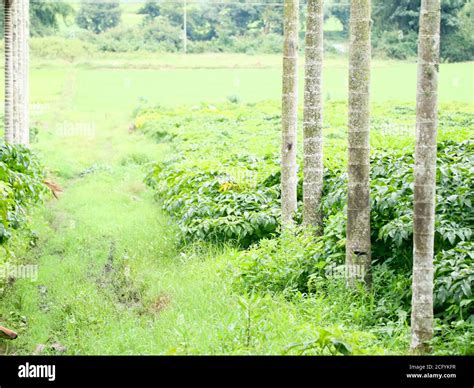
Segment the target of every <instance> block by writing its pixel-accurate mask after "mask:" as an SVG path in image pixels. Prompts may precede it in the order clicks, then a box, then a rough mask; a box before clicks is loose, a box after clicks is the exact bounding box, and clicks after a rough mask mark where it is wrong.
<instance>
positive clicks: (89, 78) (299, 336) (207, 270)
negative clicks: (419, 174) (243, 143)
mask: <svg viewBox="0 0 474 388" xmlns="http://www.w3.org/2000/svg"><path fill="white" fill-rule="evenodd" d="M280 77H281V69H280V58H279V57H278V56H245V55H225V56H224V55H221V56H220V55H195V56H194V55H193V56H180V55H170V54H165V55H158V54H156V55H150V54H147V57H143V56H141V57H140V56H138V54H134V55H117V56H111V55H110V56H103V57H100V58H85V59H80V60H78V61H77V62H76V63H67V62H60V61H55V60H52V61H51V62H50V63H48V61H45V60H44V59H37V60H34V61H33V64H32V68H31V103H32V124H33V125H34V126H35V127H37V128H38V131H39V132H38V135H37V142H35V143H33V149H34V150H35V151H36V152H37V153H38V154H39V155H40V157H41V160H42V161H43V163H44V165H45V166H46V168H47V170H48V171H49V174H50V177H51V178H52V179H54V180H56V181H58V182H59V183H60V184H61V185H62V186H63V188H64V194H63V195H62V196H61V197H60V199H59V200H54V199H52V200H51V201H49V202H48V203H47V204H46V206H45V207H44V208H40V209H36V210H35V212H34V214H33V215H32V222H33V227H34V229H35V230H36V231H37V233H38V235H39V240H38V242H37V246H36V247H34V248H33V249H25V250H21V249H20V250H19V251H18V253H17V256H18V257H20V258H21V260H23V261H24V262H26V263H37V264H38V265H39V276H38V279H37V281H35V282H31V281H27V280H18V281H17V282H16V283H15V284H14V285H13V286H12V287H11V288H9V289H7V290H6V291H5V294H4V296H3V298H1V299H0V317H1V318H2V320H1V321H2V322H5V324H7V325H9V326H11V327H14V328H17V329H18V331H19V338H18V339H17V340H16V341H15V342H11V343H8V344H7V343H5V344H2V343H1V342H0V351H2V350H3V351H4V352H7V353H9V354H31V353H32V352H34V351H35V349H36V348H37V345H38V344H46V345H51V344H53V343H56V342H59V343H60V344H62V345H64V346H65V347H66V348H67V350H66V353H67V354H229V353H230V354H281V353H282V352H285V351H286V349H287V347H288V346H289V345H290V344H292V343H300V342H305V341H307V340H310V339H311V338H313V336H314V333H315V332H316V331H318V330H320V329H321V328H322V327H324V328H325V330H328V332H330V333H332V334H333V335H334V336H336V337H337V338H341V339H343V340H344V341H347V342H348V343H350V344H351V346H352V350H353V352H354V353H356V354H404V353H406V352H407V348H408V340H409V328H408V327H407V326H406V325H404V324H401V325H396V324H394V325H393V327H389V326H387V327H386V328H385V329H381V328H377V330H379V331H377V330H374V331H371V332H369V331H366V330H365V329H364V328H363V327H362V326H360V325H358V324H357V323H354V324H351V325H349V326H348V325H347V322H349V321H351V320H352V321H353V322H357V320H358V315H357V314H363V312H362V309H363V308H364V307H363V305H362V304H361V305H360V306H359V305H358V306H355V307H354V306H352V307H351V308H353V310H351V312H350V314H353V315H352V316H349V315H347V316H346V318H345V319H346V321H345V322H346V323H341V321H340V319H339V318H340V317H341V316H342V315H344V314H345V313H344V312H341V310H337V309H336V310H333V309H335V307H334V304H335V303H340V304H341V306H343V305H344V303H345V302H344V300H343V298H342V297H341V300H339V301H327V300H322V299H317V298H316V299H311V298H307V299H306V298H303V297H301V300H299V301H295V300H293V301H289V300H288V298H285V296H283V295H282V296H264V297H261V298H260V299H255V298H254V297H250V296H248V295H242V294H240V295H239V294H238V293H236V292H234V291H233V289H232V285H231V282H232V279H231V276H229V272H228V270H229V268H228V267H229V263H231V261H232V258H233V257H235V256H236V255H238V253H239V252H238V250H237V249H236V248H233V247H227V246H224V247H221V246H220V247H216V246H208V245H189V246H181V245H178V244H177V225H176V223H175V221H174V220H173V219H171V218H170V217H169V215H167V214H166V213H164V212H163V211H162V210H161V208H160V206H159V205H158V204H157V203H156V202H155V200H154V198H153V192H152V191H151V190H150V189H149V188H147V187H146V186H145V184H144V183H143V179H144V176H145V174H146V172H147V169H148V166H147V163H149V162H151V161H158V162H159V161H163V160H166V159H169V157H170V155H173V153H174V152H175V151H176V150H175V149H174V148H173V143H172V142H171V143H170V142H156V141H153V140H152V139H151V138H150V137H149V136H147V135H146V134H144V133H142V132H139V131H133V132H131V131H129V126H130V124H131V123H132V122H133V121H134V118H133V117H132V113H133V111H134V110H135V109H136V108H137V106H138V105H139V103H140V102H141V103H143V101H148V102H149V103H151V104H154V105H162V106H165V107H166V108H167V109H175V108H176V107H178V106H184V108H182V109H183V111H185V112H187V114H188V115H189V117H190V118H191V120H192V107H193V106H194V105H197V104H200V103H202V102H206V103H209V104H216V105H217V104H219V103H222V102H226V101H227V100H228V99H229V98H230V97H234V98H235V97H236V98H238V99H239V100H240V101H241V102H243V103H248V102H259V101H262V100H272V101H273V102H272V104H274V106H278V104H279V95H280V93H281V82H280ZM302 79H303V71H302V68H301V71H300V83H301V81H302ZM0 82H3V79H2V77H0ZM324 88H325V100H326V105H327V106H330V105H331V104H333V103H334V102H337V101H342V100H345V99H346V98H347V63H346V61H345V60H342V59H329V60H328V61H327V62H326V63H325V70H324ZM415 89H416V64H414V63H407V62H392V61H375V62H374V64H373V78H372V101H373V103H374V107H375V108H374V109H375V110H376V111H377V112H378V115H379V116H378V118H379V119H381V118H383V115H384V113H385V110H383V109H382V110H377V109H379V108H377V107H376V106H377V105H380V104H382V105H383V106H385V108H386V107H388V106H390V104H392V101H395V102H393V104H394V105H397V104H398V105H403V104H406V103H408V104H409V105H410V106H411V107H413V106H414V100H415ZM473 90H474V65H473V63H458V64H442V65H441V70H440V102H441V103H442V104H445V105H446V106H448V105H449V106H450V107H451V108H450V109H452V110H453V112H454V111H456V110H457V109H458V108H457V105H456V103H458V104H459V107H460V108H459V109H460V110H462V111H463V112H469V111H471V112H472V107H473V105H472V104H473V103H474V94H473V92H472V91H473ZM300 95H302V90H301V87H300ZM331 106H332V105H331ZM385 108H384V109H385ZM331 112H332V113H331V114H330V120H331V122H332V123H333V124H334V125H333V124H331V125H333V126H334V128H336V127H337V128H339V129H338V130H339V134H336V135H337V136H339V137H341V136H343V133H344V132H343V131H344V129H343V123H344V122H345V116H344V115H343V114H342V113H341V112H344V110H334V111H331ZM328 115H329V113H328ZM341 116H342V117H341ZM413 119H414V118H413ZM471 125H472V124H471ZM466 127H469V125H468V124H466ZM334 128H333V130H334V131H335V129H334ZM469 128H471V130H470V131H469V130H466V131H465V132H462V134H461V135H459V136H464V134H466V137H468V136H471V135H472V127H469ZM257 130H258V128H257ZM183 131H184V132H185V131H186V129H184V130H183ZM229 131H232V128H229ZM130 132H131V133H130ZM198 135H199V134H198ZM336 135H335V136H334V137H335V138H337V136H336ZM209 136H210V139H214V138H212V136H214V135H213V134H210V135H209ZM272 136H274V137H273V138H271V139H270V138H269V139H268V142H266V143H265V147H267V149H268V148H269V147H270V146H271V145H272V144H273V143H274V144H275V148H276V149H275V150H274V152H275V153H278V152H279V148H278V144H277V142H276V141H275V139H277V138H278V134H276V133H274V134H273V135H272ZM446 137H447V136H446ZM257 138H258V137H257ZM375 140H377V136H375ZM258 141H262V142H264V141H266V140H265V139H259V140H258ZM258 141H257V140H255V141H254V143H251V142H249V144H250V147H254V148H255V149H258ZM390 141H396V137H394V138H391V140H390ZM272 142H273V143H272ZM380 145H381V147H382V146H386V145H387V144H386V143H383V142H381V143H380ZM195 146H196V147H199V146H200V144H195ZM196 155H198V156H199V158H204V157H205V153H204V152H203V151H202V150H201V153H200V152H196ZM198 156H196V158H197V157H198ZM354 304H356V303H355V302H354ZM357 309H360V311H359V310H357ZM348 314H349V313H348ZM249 322H250V323H249ZM468 335H469V333H467V334H466V338H467V337H468ZM466 341H468V340H466ZM466 341H465V342H463V343H462V344H461V345H459V348H456V349H447V348H446V347H443V344H442V343H440V344H439V348H438V349H437V350H438V352H440V353H449V352H453V353H462V352H464V353H466V352H470V351H472V349H470V348H469V347H468V346H467V345H465V343H466ZM47 349H49V348H47ZM46 352H47V353H55V351H54V350H46Z"/></svg>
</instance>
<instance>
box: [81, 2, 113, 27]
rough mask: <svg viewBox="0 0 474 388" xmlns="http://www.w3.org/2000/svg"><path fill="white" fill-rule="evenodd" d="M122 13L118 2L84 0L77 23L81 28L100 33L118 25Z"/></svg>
mask: <svg viewBox="0 0 474 388" xmlns="http://www.w3.org/2000/svg"><path fill="white" fill-rule="evenodd" d="M121 15H122V10H121V8H120V5H119V3H117V2H107V3H94V2H89V1H84V2H83V3H82V4H81V8H80V9H79V11H78V13H77V15H76V23H77V25H78V26H79V27H81V28H85V29H86V30H90V31H93V32H94V33H96V34H99V33H101V32H104V31H107V30H109V29H110V28H112V27H115V26H117V25H118V24H119V23H120V18H121Z"/></svg>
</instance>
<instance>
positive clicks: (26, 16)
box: [21, 0, 30, 146]
mask: <svg viewBox="0 0 474 388" xmlns="http://www.w3.org/2000/svg"><path fill="white" fill-rule="evenodd" d="M21 2H22V10H23V12H22V87H23V90H22V94H23V101H22V102H23V104H22V120H21V121H22V128H21V143H22V144H24V145H26V146H29V145H30V98H29V94H30V77H29V62H30V46H29V37H30V1H29V0H21Z"/></svg>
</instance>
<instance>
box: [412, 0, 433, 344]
mask: <svg viewBox="0 0 474 388" xmlns="http://www.w3.org/2000/svg"><path fill="white" fill-rule="evenodd" d="M439 30H440V0H422V2H421V9H420V31H419V43H418V90H417V99H416V145H415V184H414V209H413V286H412V290H413V294H412V295H413V296H412V313H411V332H412V337H411V348H412V350H414V351H421V352H425V351H428V350H429V345H428V342H429V340H430V339H431V338H432V336H433V254H434V253H433V249H434V222H435V191H436V132H437V112H438V67H439V40H440V33H439Z"/></svg>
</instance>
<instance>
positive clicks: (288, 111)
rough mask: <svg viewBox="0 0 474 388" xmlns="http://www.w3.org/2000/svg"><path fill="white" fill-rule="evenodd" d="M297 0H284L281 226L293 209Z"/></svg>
mask: <svg viewBox="0 0 474 388" xmlns="http://www.w3.org/2000/svg"><path fill="white" fill-rule="evenodd" d="M298 27H299V1H298V0H285V4H284V47H283V82H282V83H283V93H282V115H281V119H282V148H281V216H282V217H281V218H282V225H283V227H285V226H288V225H291V224H292V223H293V216H294V214H295V212H296V188H297V183H298V182H297V166H296V132H297V126H298V118H297V115H298V30H299V28H298Z"/></svg>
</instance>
